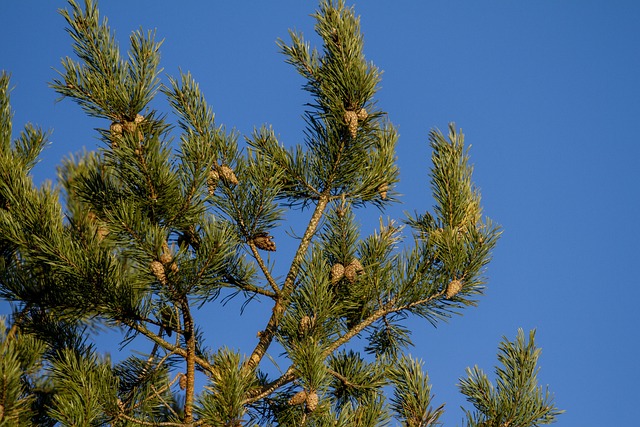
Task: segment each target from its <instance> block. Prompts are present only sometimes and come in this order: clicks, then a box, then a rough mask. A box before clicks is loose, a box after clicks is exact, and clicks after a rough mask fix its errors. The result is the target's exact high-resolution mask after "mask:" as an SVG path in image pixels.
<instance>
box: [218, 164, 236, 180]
mask: <svg viewBox="0 0 640 427" xmlns="http://www.w3.org/2000/svg"><path fill="white" fill-rule="evenodd" d="M216 169H217V170H218V174H219V175H220V178H222V180H223V181H224V182H225V183H226V184H228V185H238V184H239V182H240V181H238V178H237V177H236V174H235V173H233V169H231V168H230V167H229V166H227V165H220V166H218V167H217V168H216Z"/></svg>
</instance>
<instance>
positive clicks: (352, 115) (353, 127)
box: [344, 110, 358, 138]
mask: <svg viewBox="0 0 640 427" xmlns="http://www.w3.org/2000/svg"><path fill="white" fill-rule="evenodd" d="M344 122H345V123H346V124H347V126H348V127H349V134H351V138H355V137H356V135H357V134H358V113H356V112H355V111H351V110H347V111H345V112H344Z"/></svg>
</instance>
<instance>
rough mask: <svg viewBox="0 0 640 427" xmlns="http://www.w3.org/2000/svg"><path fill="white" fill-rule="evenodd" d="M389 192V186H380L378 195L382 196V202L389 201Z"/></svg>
mask: <svg viewBox="0 0 640 427" xmlns="http://www.w3.org/2000/svg"><path fill="white" fill-rule="evenodd" d="M387 191H389V185H387V184H380V186H379V187H378V193H379V194H380V198H381V199H382V200H386V199H387Z"/></svg>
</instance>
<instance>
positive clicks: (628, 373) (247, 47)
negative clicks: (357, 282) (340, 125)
mask: <svg viewBox="0 0 640 427" xmlns="http://www.w3.org/2000/svg"><path fill="white" fill-rule="evenodd" d="M348 3H349V4H355V6H356V12H357V13H358V14H359V15H361V16H362V21H361V24H362V30H363V32H364V35H365V54H366V56H367V59H368V60H371V61H373V62H374V63H375V64H376V65H377V66H378V67H379V68H381V69H382V70H384V75H383V81H382V84H381V89H380V91H379V92H378V94H377V99H378V101H379V107H380V108H382V109H383V110H386V111H387V112H388V113H389V119H390V120H391V121H392V122H393V123H394V124H395V125H396V126H397V127H398V130H399V133H400V140H399V143H398V149H397V155H398V163H399V166H400V170H401V175H400V178H401V181H400V183H399V185H398V187H397V190H398V191H399V192H400V193H402V194H403V197H402V201H403V203H402V204H399V205H396V206H394V207H392V208H391V209H389V210H388V211H387V212H385V213H384V215H385V216H386V215H389V216H391V217H395V218H398V219H400V218H402V217H403V212H404V211H410V212H413V211H414V210H417V211H425V210H428V209H431V206H432V200H431V196H430V191H429V186H428V175H427V174H428V166H429V165H430V157H429V156H430V152H429V147H428V143H427V133H428V131H429V130H430V129H431V128H434V127H437V128H440V129H441V130H443V131H444V132H446V129H447V125H448V123H449V122H451V121H455V122H456V125H457V126H458V127H461V128H462V129H463V131H464V133H465V136H466V142H467V143H468V144H471V145H472V148H471V159H472V162H473V163H474V164H475V174H474V177H475V181H476V183H477V185H478V187H479V188H480V190H481V192H482V196H483V206H484V212H485V214H486V215H488V216H490V217H491V218H492V219H493V220H495V221H496V222H497V223H499V224H501V225H502V227H503V228H504V234H503V236H502V238H501V240H500V241H499V243H498V246H497V248H496V250H495V251H494V260H493V262H492V263H491V264H490V265H489V268H488V270H487V277H488V278H489V282H488V287H487V289H486V295H485V296H484V297H482V298H481V300H480V304H479V306H478V307H476V308H471V309H468V310H466V311H464V315H463V316H459V317H455V318H453V319H451V320H450V321H449V322H448V323H443V324H440V325H439V326H438V327H437V328H433V327H432V326H430V325H429V324H427V323H426V322H419V321H416V320H411V321H410V322H409V325H410V327H411V328H412V329H413V330H414V334H413V339H414V343H415V347H414V348H412V349H411V353H412V354H413V355H414V356H416V357H420V358H422V359H423V360H424V362H425V366H426V369H427V370H428V372H429V375H430V377H431V381H432V385H433V392H434V393H435V395H436V398H435V401H436V402H437V403H436V404H440V403H442V402H446V403H447V412H446V414H445V416H444V418H443V419H442V420H443V421H444V422H445V425H448V426H455V425H460V424H461V420H462V416H463V414H462V411H461V410H460V409H459V406H460V405H466V403H465V402H464V399H463V397H462V396H461V395H460V394H459V393H458V391H457V387H456V383H457V382H458V379H459V378H460V377H461V376H463V375H464V372H465V368H466V367H467V366H473V365H474V364H477V365H478V366H480V367H481V368H483V369H485V371H488V372H491V371H492V370H493V366H494V365H495V363H496V351H497V346H498V343H499V342H500V340H501V337H502V336H507V337H509V338H510V339H513V338H514V337H515V335H516V332H517V329H518V328H519V327H521V328H523V329H524V330H525V331H528V330H530V329H533V328H535V329H536V330H537V335H536V341H537V344H538V345H539V346H541V347H542V349H543V351H542V357H541V360H540V368H541V370H540V375H539V379H540V382H541V383H542V384H543V385H546V384H548V385H549V388H550V390H551V391H552V392H553V393H554V394H555V398H556V403H557V406H558V407H559V408H561V409H565V410H566V411H567V412H566V414H564V415H562V416H560V418H559V422H558V424H557V425H562V426H598V425H620V426H622V425H634V424H636V423H637V415H636V412H637V411H636V410H635V408H637V404H638V398H640V393H639V392H638V389H637V386H636V385H637V384H638V382H639V381H640V374H639V370H638V367H637V360H638V356H639V353H640V344H639V343H638V341H639V340H638V338H640V336H639V334H638V326H640V322H639V317H638V312H639V310H638V307H637V304H638V303H639V302H640V283H639V279H638V274H637V269H638V266H640V251H639V250H638V244H637V242H638V240H639V238H640V230H639V226H638V222H639V221H638V218H639V217H640V190H639V187H638V184H639V183H640V168H639V167H638V165H637V159H638V158H639V156H640V144H639V143H640V141H639V138H638V131H639V129H638V127H639V126H638V125H639V124H640V120H639V118H640V84H639V83H638V77H639V76H640V28H639V27H638V22H640V2H637V1H632V0H628V1H623V0H617V1H616V0H613V1H605V0H600V1H595V0H563V1H552V0H536V1H533V0H530V1H518V2H516V1H489V0H486V1H478V0H468V1H455V0H454V1H432V0H429V1H413V2H409V1H396V2H390V1H382V0H376V1H373V0H367V1H364V0H361V1H358V2H355V3H353V2H348ZM64 6H65V3H64V2H62V1H57V0H56V1H50V0H49V1H44V0H40V1H34V0H25V1H1V2H0V16H2V25H0V69H4V70H7V71H9V72H11V73H12V85H13V86H14V90H13V92H12V106H13V108H14V110H15V120H14V135H17V132H18V131H19V129H21V128H22V127H23V125H24V124H25V123H26V122H29V121H30V122H33V123H35V124H38V125H39V126H41V127H42V128H44V129H51V130H52V132H53V133H52V136H51V140H52V141H53V143H52V144H51V146H49V147H48V148H47V149H46V150H45V152H44V154H43V156H42V159H41V163H40V164H39V165H38V166H37V167H36V169H35V171H34V177H35V180H36V182H38V183H40V182H42V181H43V180H44V179H51V178H54V177H55V170H56V169H55V168H56V166H57V165H58V164H59V163H60V161H61V159H62V158H63V157H64V156H66V155H68V154H69V153H73V152H77V151H79V150H81V149H82V148H83V147H87V148H88V149H95V148H96V147H97V146H98V145H99V144H100V143H99V141H98V139H97V133H96V132H95V131H94V130H93V129H94V128H96V127H107V126H108V124H107V123H105V122H104V121H101V120H98V119H93V118H87V117H85V116H84V114H83V112H82V111H81V110H80V108H79V107H78V106H77V105H76V104H74V103H73V102H71V101H70V100H64V101H62V102H58V103H56V102H55V101H56V99H57V95H56V94H55V93H54V92H53V90H51V89H49V88H48V86H47V83H48V82H50V81H52V80H53V79H54V78H56V77H57V75H56V72H55V69H61V66H60V59H61V58H62V57H64V56H67V55H71V54H72V50H71V41H70V38H69V37H68V36H67V34H66V33H65V31H64V25H65V23H64V20H63V18H62V17H61V16H59V15H58V14H57V12H56V10H57V9H58V8H60V7H64ZM315 8H316V3H315V2H313V1H301V0H295V1H294V0H288V1H280V0H278V1H270V2H266V1H244V0H236V1H233V2H231V1H228V2H221V1H211V2H208V1H184V2H175V1H165V0H153V1H151V0H137V1H132V2H125V1H102V2H101V4H100V10H101V13H102V14H103V15H107V16H108V17H109V22H110V25H111V26H112V28H113V29H115V30H116V34H117V35H118V37H120V39H121V40H122V44H121V47H122V48H123V49H126V47H127V43H128V41H127V40H128V35H129V34H130V32H131V31H132V30H136V29H138V28H139V27H142V28H144V29H154V28H156V29H157V36H158V38H160V39H165V42H164V45H163V47H162V66H163V67H164V70H165V71H164V73H165V74H163V80H164V82H167V80H166V75H173V76H175V75H177V74H178V69H179V67H180V68H182V69H183V70H185V71H187V70H189V71H191V72H192V73H193V75H194V77H195V78H196V80H197V81H198V82H199V83H200V86H201V89H202V91H203V92H204V94H205V96H206V98H207V100H208V101H209V103H210V104H211V105H212V106H213V108H214V111H215V112H216V120H217V122H218V123H219V124H225V125H226V126H227V127H228V128H229V129H231V128H235V129H237V130H238V131H239V132H240V133H242V134H250V133H251V131H252V130H253V128H254V126H260V125H262V124H264V123H266V124H270V125H272V126H273V128H274V130H275V132H276V133H277V134H279V135H280V140H281V141H282V142H283V143H285V144H295V143H298V142H301V141H302V137H303V133H302V130H303V121H302V120H301V115H302V112H303V104H304V103H305V102H307V101H308V100H309V98H308V96H307V94H306V93H305V92H304V91H302V90H301V85H302V83H303V81H302V79H301V78H300V77H299V76H298V75H297V74H296V73H295V71H294V70H293V68H292V67H290V66H288V65H287V64H285V63H284V61H283V60H284V57H283V56H282V55H281V54H279V53H278V49H277V47H276V44H275V41H276V39H277V38H278V37H281V38H284V39H285V40H287V39H288V38H287V29H288V28H296V29H298V30H301V31H303V32H304V33H305V35H306V36H307V37H308V38H309V39H311V41H312V42H314V41H315V42H317V38H316V37H315V35H313V34H312V33H313V23H314V21H313V19H312V18H311V17H310V16H309V15H310V14H311V13H312V12H313V11H314V10H315ZM156 106H157V108H160V109H163V111H168V110H167V109H166V102H165V101H163V100H158V102H157V104H156ZM361 213H365V212H361ZM379 214H380V213H379V212H377V211H376V210H372V211H367V212H366V215H367V216H368V217H369V218H372V217H374V218H377V217H378V216H379ZM375 222H377V219H376V221H375ZM367 224H368V222H367V221H364V225H365V228H366V226H367ZM287 226H288V224H283V226H282V230H285V229H286V228H287ZM277 237H278V240H277V242H278V244H279V245H281V246H282V247H283V248H284V249H285V250H286V245H287V243H286V242H285V238H284V232H282V234H278V235H277ZM281 246H279V251H280V247H281ZM279 253H280V252H279ZM0 307H1V308H2V310H3V311H4V313H5V314H6V312H7V310H8V308H7V306H6V305H3V306H0ZM238 310H239V304H235V303H231V304H229V305H228V306H226V307H225V308H223V309H219V308H216V311H215V313H210V314H211V316H212V319H216V316H227V317H226V318H233V319H235V316H236V315H237V312H238ZM267 310H268V307H266V308H260V307H259V306H258V305H257V304H251V305H250V306H249V308H248V309H247V311H246V312H245V314H244V316H242V317H240V318H239V319H238V320H234V321H229V320H227V321H224V322H222V323H221V322H219V321H215V320H211V322H210V323H212V324H214V326H213V328H215V329H216V330H215V331H214V332H213V333H212V334H211V339H210V341H209V344H210V345H214V346H215V345H216V344H230V345H232V346H233V347H236V348H239V349H241V351H243V352H249V351H250V350H251V348H252V347H253V345H254V344H255V331H256V328H255V327H252V326H251V325H252V324H255V322H256V321H260V322H262V320H260V319H264V322H266V320H267V315H268V312H267ZM0 314H1V313H0ZM216 325H222V327H220V328H216ZM238 337H241V338H238ZM108 342H109V341H107V340H105V341H104V342H103V343H108ZM109 350H110V351H111V352H112V353H115V352H116V351H117V348H115V347H113V348H110V349H109ZM467 407H468V406H467Z"/></svg>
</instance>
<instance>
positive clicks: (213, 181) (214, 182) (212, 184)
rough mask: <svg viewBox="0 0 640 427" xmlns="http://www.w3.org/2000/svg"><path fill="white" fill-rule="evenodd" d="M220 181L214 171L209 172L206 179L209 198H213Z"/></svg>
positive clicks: (218, 175)
mask: <svg viewBox="0 0 640 427" xmlns="http://www.w3.org/2000/svg"><path fill="white" fill-rule="evenodd" d="M219 180H220V174H219V173H218V171H216V170H215V169H211V170H210V171H209V177H208V178H207V187H208V190H209V196H213V194H214V193H215V191H216V187H217V186H218V181H219Z"/></svg>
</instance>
